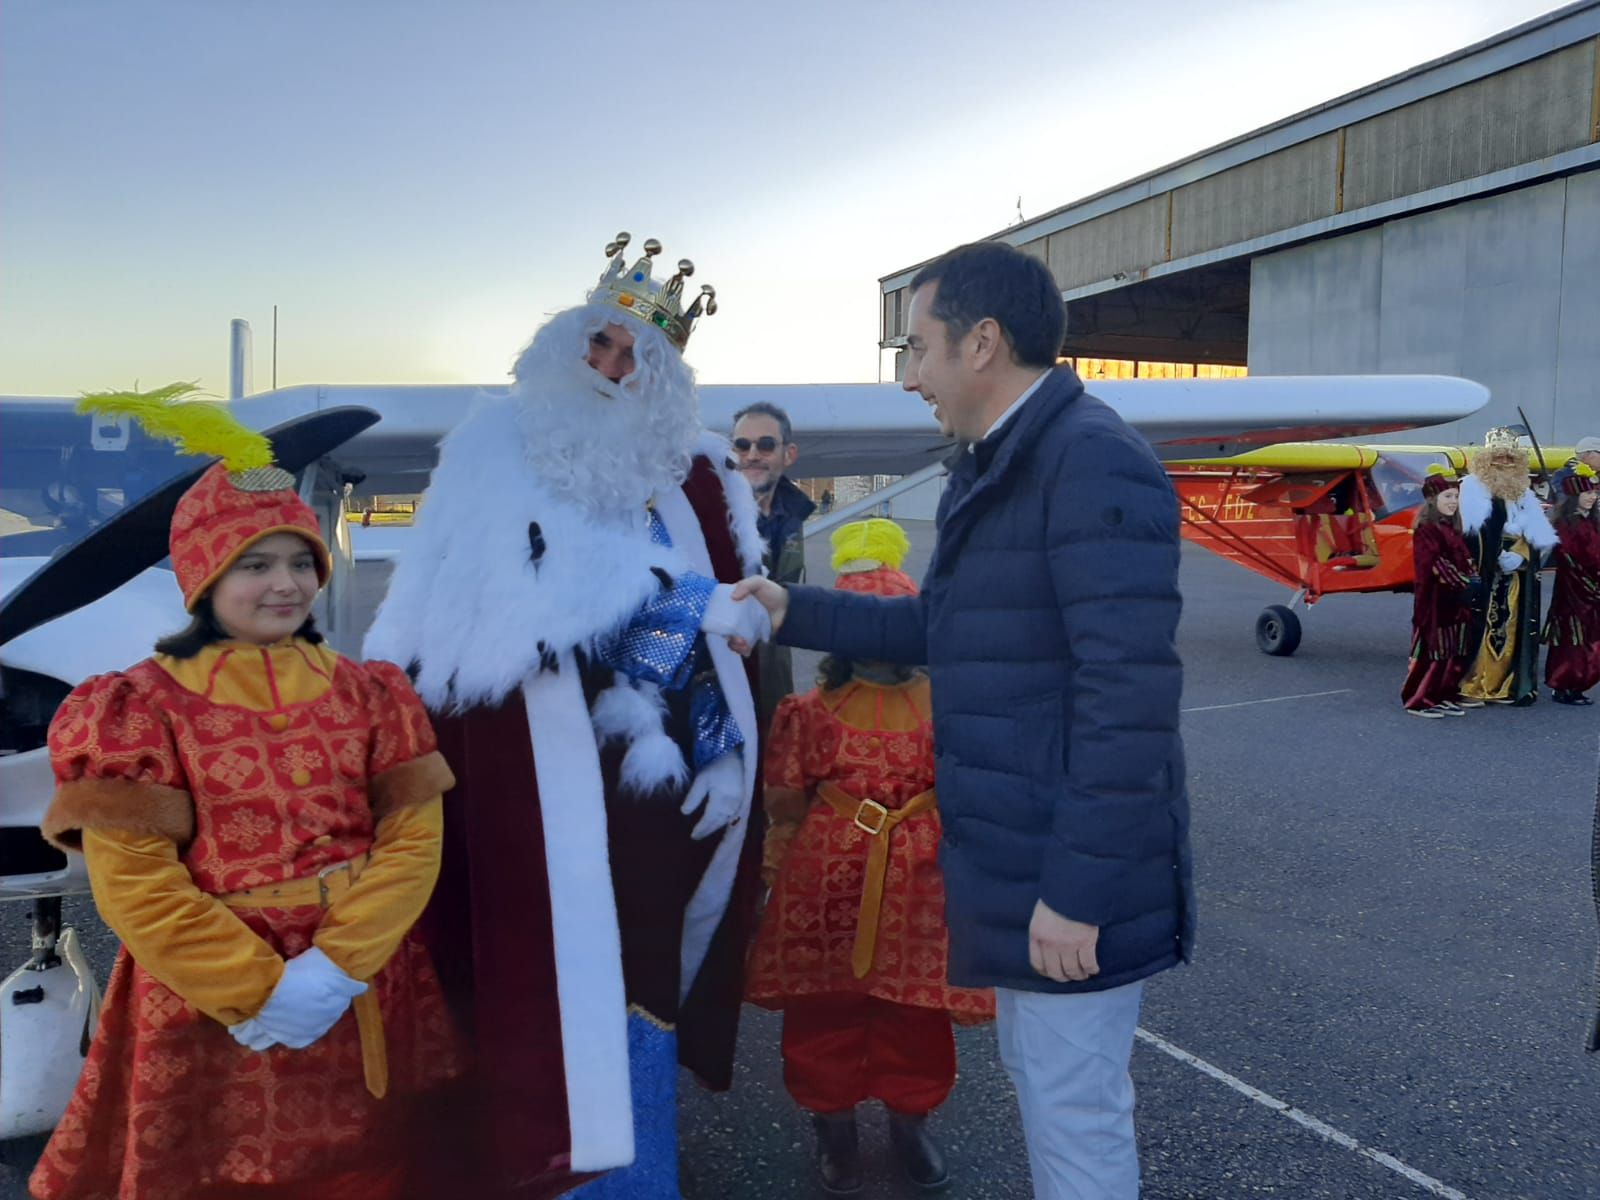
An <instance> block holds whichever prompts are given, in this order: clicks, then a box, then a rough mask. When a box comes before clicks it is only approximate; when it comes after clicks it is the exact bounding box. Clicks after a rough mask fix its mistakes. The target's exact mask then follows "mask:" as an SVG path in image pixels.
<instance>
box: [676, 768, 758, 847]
mask: <svg viewBox="0 0 1600 1200" xmlns="http://www.w3.org/2000/svg"><path fill="white" fill-rule="evenodd" d="M743 801H744V763H743V762H742V761H741V759H740V756H739V752H738V751H737V750H730V751H729V752H728V753H727V754H724V755H723V756H722V757H721V758H719V759H717V760H716V761H715V762H712V763H709V764H707V765H706V766H705V767H703V768H702V769H701V771H700V773H699V774H698V775H696V776H695V777H694V782H693V783H691V784H690V785H689V795H688V796H687V797H686V798H685V799H684V801H683V809H682V812H683V815H684V816H686V817H687V816H693V815H694V813H695V811H696V810H697V809H698V808H699V807H700V806H701V805H702V804H704V805H705V812H703V813H701V814H700V820H699V821H698V822H696V824H695V827H694V828H693V829H691V830H690V831H689V836H690V837H692V838H694V839H695V840H696V841H699V840H700V839H701V838H705V837H710V836H711V835H712V834H713V833H715V832H716V831H717V830H719V829H721V828H722V827H723V826H724V825H726V824H728V822H729V821H732V820H733V819H734V818H735V817H737V816H738V815H739V809H740V808H741V807H742V806H743Z"/></svg>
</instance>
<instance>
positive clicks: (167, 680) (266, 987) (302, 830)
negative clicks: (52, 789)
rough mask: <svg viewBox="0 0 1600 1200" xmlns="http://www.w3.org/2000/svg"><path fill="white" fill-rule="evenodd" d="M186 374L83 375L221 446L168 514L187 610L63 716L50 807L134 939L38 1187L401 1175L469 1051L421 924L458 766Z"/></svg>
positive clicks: (233, 1189) (58, 1192)
mask: <svg viewBox="0 0 1600 1200" xmlns="http://www.w3.org/2000/svg"><path fill="white" fill-rule="evenodd" d="M188 390H190V389H188V388H187V387H184V386H181V385H175V386H174V387H172V388H168V389H163V390H162V392H160V393H156V394H152V395H150V396H141V395H137V394H129V393H108V394H105V395H101V396H95V397H90V398H89V399H88V401H87V402H86V406H87V407H89V408H90V409H92V410H93V411H96V412H105V413H113V414H124V413H125V414H128V415H133V416H135V417H138V418H144V419H148V418H149V417H150V414H151V412H152V410H159V415H160V416H161V418H162V420H163V423H165V424H166V425H167V426H168V427H169V428H170V427H172V426H173V425H176V426H177V427H179V430H180V433H179V436H183V435H182V433H181V430H182V429H183V428H184V427H191V428H194V429H196V430H200V431H202V432H203V431H204V430H205V429H207V428H209V430H210V433H211V435H212V440H213V442H216V443H218V444H219V452H221V453H223V454H224V461H223V462H221V463H218V464H217V465H215V466H213V467H211V468H210V469H209V470H208V471H206V472H205V474H204V475H202V476H201V477H200V480H199V482H197V483H196V484H195V485H194V486H193V487H192V488H190V489H189V490H188V492H186V493H185V494H184V496H183V498H182V499H181V500H180V501H179V502H178V506H177V510H176V512H175V513H174V514H173V518H172V532H171V551H172V563H173V570H174V571H175V573H176V575H177V578H178V583H179V585H180V587H181V588H182V589H183V599H184V605H185V607H186V608H187V609H188V610H189V612H190V613H191V614H192V615H193V621H192V623H191V624H190V626H189V627H188V628H187V629H185V630H183V631H182V632H180V633H178V634H175V635H173V636H171V637H168V638H166V639H164V640H163V641H161V642H160V643H158V645H157V647H156V651H157V652H156V655H155V656H154V657H153V658H149V659H146V660H145V661H143V662H141V663H139V664H138V665H136V666H133V667H130V668H129V669H128V670H126V671H122V672H116V673H113V674H109V675H101V676H98V677H96V678H93V679H90V680H88V681H87V682H85V683H84V684H82V685H81V686H80V687H78V688H77V689H76V690H75V691H74V692H73V693H72V694H71V695H70V696H69V697H68V698H67V699H66V701H65V702H63V704H62V706H61V708H60V710H59V711H58V712H57V713H56V716H55V719H54V720H53V721H52V722H51V725H50V739H49V744H50V758H51V765H52V767H53V768H54V771H55V776H56V783H57V790H56V794H55V797H54V799H53V800H52V802H51V804H50V808H49V810H48V811H47V813H46V815H45V818H44V821H43V832H44V834H45V836H46V837H47V838H49V839H50V840H51V841H52V842H53V843H55V844H56V845H57V846H61V847H63V848H66V849H71V850H81V851H82V852H83V855H84V858H85V860H86V863H87V867H88V872H89V881H90V884H91V886H92V888H93V891H94V898H95V903H96V905H97V906H98V908H99V910H100V914H101V916H102V917H103V918H104V919H105V922H106V924H107V925H109V926H110V927H111V929H112V930H113V931H114V932H115V933H116V934H117V935H118V936H119V937H120V938H121V939H122V943H123V945H122V950H121V952H120V953H119V954H118V956H117V961H116V965H115V967H114V968H113V969H112V972H111V980H110V983H109V984H108V986H107V989H106V996H105V1004H104V1008H103V1010H102V1012H101V1017H100V1025H99V1029H98V1031H97V1033H96V1035H95V1039H94V1041H93V1042H92V1043H91V1045H90V1049H89V1054H88V1058H87V1060H86V1061H85V1063H84V1067H83V1074H82V1076H81V1077H80V1079H79V1082H78V1088H77V1091H76V1092H75V1093H74V1095H73V1097H72V1100H71V1102H70V1103H69V1105H68V1107H67V1111H66V1113H65V1115H64V1116H63V1117H62V1119H61V1122H60V1124H59V1125H57V1127H56V1130H55V1134H54V1136H53V1137H52V1138H51V1140H50V1143H49V1145H48V1146H47V1147H46V1148H45V1151H44V1155H43V1157H42V1158H41V1159H40V1160H39V1164H38V1166H37V1168H36V1169H35V1171H34V1173H33V1177H32V1179H31V1180H30V1183H29V1187H30V1189H31V1191H32V1194H33V1195H34V1196H35V1197H38V1198H39V1200H100V1198H102V1197H110V1196H116V1197H119V1198H120V1200H139V1198H141V1197H148V1198H150V1200H156V1198H159V1200H172V1198H179V1197H182V1198H186V1200H188V1198H192V1200H224V1198H233V1200H251V1198H255V1200H268V1198H280V1197H281V1198H285V1200H287V1198H288V1197H294V1198H295V1200H335V1198H343V1197H350V1198H352V1200H353V1198H355V1197H362V1198H363V1200H368V1198H370V1200H379V1198H383V1197H393V1196H400V1195H403V1194H405V1191H404V1189H405V1187H406V1185H407V1182H408V1181H407V1178H406V1167H407V1164H408V1154H407V1147H408V1146H409V1145H410V1143H411V1139H412V1136H413V1133H414V1131H415V1129H416V1128H418V1125H417V1122H418V1120H419V1118H420V1115H421V1113H420V1109H419V1107H418V1106H419V1103H420V1102H421V1100H422V1098H423V1097H424V1096H425V1094H427V1093H429V1092H430V1091H432V1090H433V1089H434V1088H435V1087H436V1086H438V1085H441V1084H443V1083H444V1082H445V1081H447V1080H449V1079H451V1078H452V1077H453V1076H455V1075H457V1074H458V1073H459V1071H460V1069H461V1065H462V1064H461V1057H460V1052H459V1047H458V1044H457V1041H456V1036H455V1033H454V1030H453V1027H452V1025H451V1023H450V1020H449V1017H448V1014H447V1011H446V1008H445V1003H444V997H443V994H442V992H441V990H440V986H439V981H438V978H437V976H436V975H435V974H434V971H433V968H432V966H431V964H430V962H429V959H428V955H427V952H426V950H425V949H424V948H423V947H422V945H421V944H420V942H419V941H418V940H417V939H416V937H415V936H414V935H413V934H412V925H413V924H414V923H415V922H416V920H417V918H418V916H419V915H420V914H421V912H422V910H423V906H424V905H425V904H426V902H427V899H428V895H429V893H430V892H431V891H432V890H433V885H434V880H435V878H436V876H437V874H438V870H439V852H440V834H441V828H442V821H443V816H442V804H441V799H440V797H441V793H443V792H445V791H447V790H448V789H449V788H450V787H451V786H452V784H453V782H454V781H453V779H452V777H451V774H450V771H449V768H448V767H447V766H446V765H445V762H444V760H443V758H442V757H440V755H439V752H438V750H437V749H436V743H435V740H434V734H433V729H432V727H431V726H430V724H429V722H428V717H427V714H426V712H424V711H423V708H422V705H421V703H420V702H419V701H418V699H417V697H416V695H415V693H413V692H412V690H411V685H410V684H409V683H408V682H407V680H406V677H405V675H404V673H403V672H401V670H400V669H399V668H398V667H396V666H393V665H392V664H389V663H381V662H379V663H367V664H365V665H363V664H358V663H354V662H351V661H350V660H348V659H345V658H341V657H340V656H339V655H338V654H336V653H334V652H333V651H332V650H331V649H329V648H328V647H327V646H326V645H324V644H323V641H322V637H321V635H320V634H319V633H318V632H317V630H316V626H315V624H314V623H313V621H312V619H311V616H310V612H311V603H312V601H313V599H314V598H315V597H316V594H317V592H318V590H319V589H320V588H321V586H322V585H323V584H324V583H326V582H327V578H328V572H329V569H330V565H331V563H330V558H329V554H328V549H327V546H326V544H325V543H324V541H323V538H322V533H321V530H320V528H319V526H318V523H317V518H316V516H315V515H314V514H313V513H312V511H311V510H310V509H309V508H308V507H307V506H306V505H305V504H304V503H303V502H302V501H301V500H300V498H299V496H298V495H297V493H296V491H295V480H294V477H293V476H292V475H290V474H289V473H288V472H286V471H283V470H280V469H279V468H277V467H275V466H272V465H271V457H270V448H269V447H268V445H267V443H266V440H265V439H264V438H262V437H261V436H260V435H259V434H254V433H251V432H250V431H249V430H246V429H244V428H243V427H242V426H236V425H233V423H232V421H231V418H228V417H227V416H226V415H225V414H224V413H223V412H222V411H221V410H219V409H218V408H217V406H215V405H198V404H183V405H169V404H168V403H167V401H171V400H176V399H178V398H181V397H182V395H183V394H184V393H185V392H186V391H188ZM196 419H203V420H201V422H200V424H198V425H196V424H193V422H194V421H195V420H196ZM219 426H222V427H231V429H225V432H224V434H223V436H221V437H220V438H219V437H216V430H217V428H218V427H219ZM185 448H186V449H190V450H197V449H199V447H198V446H196V445H194V444H192V443H191V444H187V445H186V447H185ZM230 467H234V468H238V469H230Z"/></svg>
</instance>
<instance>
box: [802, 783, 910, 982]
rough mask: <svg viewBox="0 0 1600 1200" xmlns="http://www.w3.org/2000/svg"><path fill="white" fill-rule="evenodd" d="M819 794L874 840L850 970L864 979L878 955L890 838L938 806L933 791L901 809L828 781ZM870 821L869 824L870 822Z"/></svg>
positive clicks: (831, 806) (863, 887) (869, 853)
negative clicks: (862, 797) (863, 797)
mask: <svg viewBox="0 0 1600 1200" xmlns="http://www.w3.org/2000/svg"><path fill="white" fill-rule="evenodd" d="M817 795H818V797H819V798H821V799H822V800H823V802H825V803H826V804H827V805H828V807H829V808H831V809H833V811H834V812H836V813H838V814H839V815H840V816H841V817H843V818H844V819H845V820H847V821H852V822H854V823H855V826H856V828H857V829H859V830H861V831H862V832H863V833H865V834H866V835H867V836H868V837H870V838H871V839H872V841H871V842H869V843H868V845H867V871H866V876H865V878H863V879H862V881H861V912H860V914H859V915H858V916H857V917H856V941H855V945H854V946H853V947H852V948H851V951H850V970H851V972H852V973H853V974H854V975H855V977H856V978H857V979H865V978H866V976H867V972H869V971H871V970H872V960H873V958H874V957H875V956H876V955H877V952H878V921H879V919H880V917H881V916H882V913H883V881H884V877H885V876H886V875H887V874H888V872H889V835H890V834H891V833H893V832H894V827H895V826H896V825H898V824H900V822H901V821H904V820H905V819H906V818H907V817H914V816H916V815H917V814H918V813H923V812H928V811H930V810H931V809H933V808H934V807H935V805H936V803H937V797H936V796H935V795H934V792H933V790H932V789H931V788H930V789H929V790H928V791H926V792H918V793H917V794H916V795H915V796H913V797H911V799H909V800H907V801H906V802H905V803H904V804H902V805H901V806H900V807H899V808H887V807H885V806H884V805H882V804H879V803H878V802H877V801H876V800H860V799H857V798H856V797H855V796H852V795H851V794H850V793H849V792H847V791H845V790H844V789H843V788H842V787H839V786H838V785H837V784H834V783H830V782H828V781H826V780H824V781H823V782H821V783H819V784H817ZM869 818H870V821H869Z"/></svg>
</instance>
